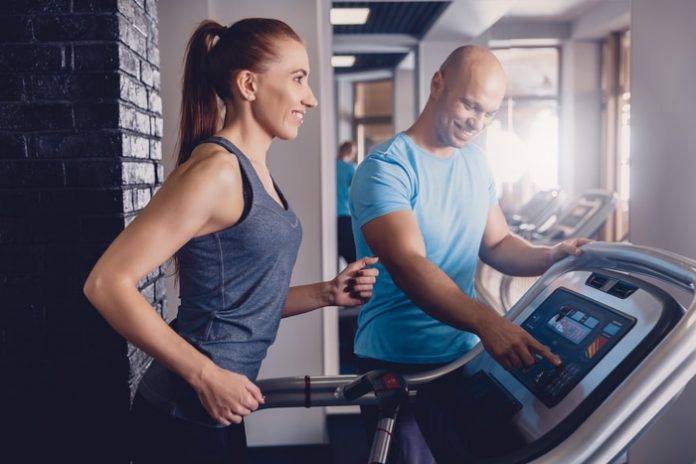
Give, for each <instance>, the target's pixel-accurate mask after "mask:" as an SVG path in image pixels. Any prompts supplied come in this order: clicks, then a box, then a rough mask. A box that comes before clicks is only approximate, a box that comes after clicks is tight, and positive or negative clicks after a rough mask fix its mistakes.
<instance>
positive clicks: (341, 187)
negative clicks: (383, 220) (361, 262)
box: [336, 140, 357, 263]
mask: <svg viewBox="0 0 696 464" xmlns="http://www.w3.org/2000/svg"><path fill="white" fill-rule="evenodd" d="M356 155H357V151H356V148H355V143H354V142H352V141H350V140H347V141H345V142H343V143H342V144H341V145H340V146H339V147H338V154H337V155H336V216H337V217H338V220H337V221H336V230H337V231H338V256H342V257H343V259H345V260H346V262H347V263H350V262H352V261H355V242H354V239H353V227H352V224H351V220H350V208H349V207H348V191H349V189H350V183H351V182H352V181H353V175H354V174H355V158H356Z"/></svg>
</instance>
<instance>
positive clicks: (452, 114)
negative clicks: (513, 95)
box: [433, 69, 505, 148]
mask: <svg viewBox="0 0 696 464" xmlns="http://www.w3.org/2000/svg"><path fill="white" fill-rule="evenodd" d="M454 71H456V70H448V71H447V75H444V74H443V72H442V71H438V74H439V76H438V75H436V76H435V77H434V79H433V96H434V98H435V99H436V105H435V108H436V131H437V137H438V140H439V142H440V143H441V144H442V145H443V146H447V147H452V148H461V147H463V146H464V145H466V144H467V143H468V142H470V141H471V140H473V138H474V137H476V136H477V135H478V134H479V133H480V132H481V131H482V130H483V129H485V128H486V126H488V124H490V123H491V122H492V121H493V118H494V117H495V113H496V112H497V111H498V108H499V107H500V104H501V103H502V101H503V98H504V96H505V76H504V75H502V73H501V72H499V71H497V70H493V71H488V72H487V71H485V70H471V69H469V70H464V72H460V73H458V74H457V73H455V72H454Z"/></svg>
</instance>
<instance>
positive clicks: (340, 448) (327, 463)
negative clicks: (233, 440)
mask: <svg viewBox="0 0 696 464" xmlns="http://www.w3.org/2000/svg"><path fill="white" fill-rule="evenodd" d="M327 426H328V430H329V444H328V445H308V446H269V447H261V448H250V449H249V464H268V463H270V462H272V463H273V464H291V463H292V464H296V463H298V462H301V463H303V464H363V463H365V462H367V455H368V452H369V450H368V443H367V437H366V434H365V430H364V429H363V425H362V420H361V419H360V415H359V414H338V415H331V416H327Z"/></svg>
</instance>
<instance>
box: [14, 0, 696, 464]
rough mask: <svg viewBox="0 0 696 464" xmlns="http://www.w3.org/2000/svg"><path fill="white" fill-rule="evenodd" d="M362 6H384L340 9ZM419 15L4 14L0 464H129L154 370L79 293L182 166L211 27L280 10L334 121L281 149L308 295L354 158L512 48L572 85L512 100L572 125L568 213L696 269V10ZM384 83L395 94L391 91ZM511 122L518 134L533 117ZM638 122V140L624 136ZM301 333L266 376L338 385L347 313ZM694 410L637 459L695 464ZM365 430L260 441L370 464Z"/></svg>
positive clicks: (483, 8)
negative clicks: (474, 51)
mask: <svg viewBox="0 0 696 464" xmlns="http://www.w3.org/2000/svg"><path fill="white" fill-rule="evenodd" d="M349 3H353V4H355V3H360V4H361V5H362V4H365V5H369V4H370V3H374V2H335V4H336V5H339V6H340V5H343V4H349ZM388 3H392V4H394V5H392V6H395V5H396V4H397V3H398V2H388ZM417 3H422V4H423V7H424V8H425V7H429V8H431V10H430V11H432V12H434V13H433V19H432V21H431V22H430V23H427V22H426V23H424V24H421V25H420V27H421V29H420V30H419V31H415V32H414V31H393V30H387V29H383V30H368V31H365V30H351V29H349V28H348V29H337V28H336V27H332V26H331V24H330V23H329V21H328V18H329V9H330V8H331V6H332V3H331V2H330V1H326V0H292V1H287V2H278V1H275V0H255V1H254V2H250V1H243V0H234V1H226V0H191V1H186V0H160V1H159V2H156V1H154V0H26V1H21V0H12V1H9V2H6V3H4V4H3V11H2V13H1V14H0V40H1V43H0V65H1V66H2V68H1V70H0V367H1V368H2V373H3V374H2V379H3V381H2V382H1V383H0V411H1V413H0V430H2V433H0V460H1V461H3V462H39V461H41V462H43V461H50V462H68V461H70V462H110V461H112V462H124V461H125V455H124V451H125V447H124V443H125V436H126V435H125V434H126V430H127V412H128V407H129V401H130V396H131V394H132V391H133V389H134V387H135V385H137V381H138V379H139V378H140V376H141V375H142V372H143V369H144V368H145V367H146V365H147V362H148V359H147V357H146V356H144V355H143V354H142V353H141V352H139V351H138V350H137V349H134V348H133V347H132V346H129V345H128V344H127V343H126V342H125V341H124V340H123V339H121V338H120V337H119V336H118V335H116V334H115V333H114V332H113V331H112V330H111V329H110V328H109V327H108V326H107V325H106V324H105V323H104V322H103V321H102V320H101V318H100V317H99V316H98V315H97V313H96V311H94V309H93V308H91V307H90V306H89V304H88V303H87V301H86V300H85V298H84V297H83V295H82V283H83V281H84V279H85V277H86V275H87V272H88V271H89V269H90V268H91V266H92V265H93V264H94V262H95V261H96V259H97V257H98V256H99V254H100V253H101V252H102V251H103V250H104V248H105V247H106V245H108V243H110V241H111V240H112V239H113V237H114V236H115V235H116V234H118V232H119V231H121V230H122V229H123V228H124V227H125V226H126V225H127V224H128V222H129V221H130V220H131V219H132V218H133V217H134V216H135V215H136V214H137V212H138V211H139V210H140V209H142V208H143V207H144V206H145V205H146V204H147V202H148V201H149V199H150V198H151V197H152V195H153V194H154V193H155V192H156V191H157V188H158V186H159V185H160V184H161V183H162V181H163V180H164V178H165V176H166V174H167V173H168V172H170V171H171V168H172V166H173V163H174V156H173V153H174V145H175V142H176V124H177V116H178V105H179V93H180V90H179V86H180V79H181V60H182V57H183V50H184V47H185V44H186V41H187V39H188V37H189V34H190V31H192V30H193V28H194V26H195V24H196V23H197V22H199V21H200V20H202V19H204V18H213V19H216V20H217V21H219V22H221V23H223V24H225V23H231V22H234V21H236V20H238V19H241V18H243V17H250V16H267V15H268V14H269V12H272V14H273V16H274V17H277V18H279V19H282V20H284V21H286V22H288V23H289V24H290V25H291V26H292V27H293V28H295V29H296V30H297V31H298V33H299V34H300V36H302V37H303V39H304V40H305V43H306V46H307V50H308V53H309V57H310V64H311V68H312V76H311V79H310V83H311V85H312V87H313V89H314V91H315V94H316V95H317V97H318V99H319V101H320V105H319V107H318V108H317V109H314V110H312V112H311V113H310V114H309V115H308V117H307V120H306V122H305V124H304V126H303V128H302V130H301V131H300V136H299V137H298V139H297V140H295V141H293V142H291V143H286V142H275V143H274V145H273V147H272V148H271V152H270V164H271V169H272V171H273V172H274V173H275V176H276V178H277V180H278V182H279V184H280V185H282V186H283V188H284V191H285V192H286V195H287V197H288V198H289V200H290V201H291V202H292V204H293V207H294V209H295V210H296V211H297V213H298V215H299V216H300V218H301V220H302V222H303V228H304V231H305V236H304V240H303V244H302V247H301V250H300V255H299V259H298V263H297V267H296V269H295V273H294V275H293V281H294V282H295V283H302V282H309V281H314V280H317V279H326V278H329V277H331V276H333V275H334V273H335V270H336V253H335V249H336V243H335V222H334V199H333V195H334V191H335V189H334V176H333V169H334V168H333V162H334V157H335V148H336V146H337V142H338V141H340V140H343V139H347V138H357V139H358V142H359V147H360V149H361V156H362V154H364V151H365V150H366V149H367V148H369V145H370V144H371V143H374V142H375V141H377V140H379V139H380V137H384V136H385V134H387V133H393V132H394V131H398V130H403V129H405V128H406V127H408V125H410V123H411V122H413V120H414V118H415V116H416V114H417V112H418V110H420V108H422V106H423V105H424V102H425V98H427V92H428V84H429V79H430V76H431V75H432V73H433V71H434V70H435V68H436V67H437V65H439V63H440V62H441V61H442V59H443V58H444V57H445V56H446V54H447V53H448V52H449V51H450V50H452V49H453V48H454V47H456V46H458V45H460V44H462V43H472V42H473V43H480V44H484V45H488V46H492V47H493V46H495V47H498V48H500V49H501V50H508V51H501V54H503V55H504V54H505V53H508V55H507V56H508V57H511V58H510V60H509V62H510V63H511V64H512V65H514V64H515V63H516V60H515V59H514V56H513V52H510V51H509V50H513V49H518V50H519V49H523V50H527V52H529V50H533V49H535V48H537V49H544V50H546V49H552V50H555V52H554V53H555V55H554V56H555V57H556V58H552V59H551V60H552V61H553V60H554V59H555V60H556V67H557V74H556V75H554V74H553V73H552V74H550V75H549V82H544V85H545V86H546V87H545V89H546V90H544V92H546V93H543V94H541V95H536V96H535V95H532V94H524V92H522V93H520V94H518V95H515V98H509V99H508V103H509V108H512V107H513V106H514V105H517V108H518V109H519V108H521V107H522V108H523V107H525V105H527V107H528V108H530V111H531V110H532V109H533V108H537V109H538V108H540V107H543V108H544V109H547V110H548V109H551V110H553V112H554V113H553V114H555V115H556V116H555V117H556V118H557V119H556V124H557V126H553V125H551V126H545V127H546V128H547V129H546V130H549V129H548V128H549V127H552V128H553V127H555V129H553V130H554V131H555V132H553V134H550V133H549V137H556V139H557V146H556V149H557V153H556V155H555V157H554V158H553V162H554V163H557V168H556V169H555V170H554V172H553V175H554V176H555V177H554V178H553V182H555V183H557V184H558V185H559V186H560V187H561V188H563V190H564V191H566V192H567V193H568V194H569V195H570V196H573V195H575V194H577V193H580V192H582V191H584V190H586V189H590V188H604V189H609V190H612V191H617V192H619V193H622V192H623V193H622V198H621V201H622V207H621V208H619V209H618V210H617V213H616V215H615V217H614V218H612V220H611V221H610V222H609V224H608V225H607V227H606V228H605V231H604V236H603V238H605V239H609V240H619V239H623V238H628V239H629V240H630V241H631V242H633V243H636V244H640V245H646V246H654V247H659V248H663V249H666V250H670V251H673V252H676V253H679V254H682V255H684V256H688V257H691V258H695V257H696V244H695V242H694V239H693V231H694V230H696V215H694V214H693V212H694V207H693V198H694V197H696V185H695V184H694V182H693V181H692V177H693V173H694V172H696V156H695V155H696V153H694V144H693V140H692V138H693V137H692V135H691V134H692V126H693V124H691V123H692V122H693V114H692V111H691V108H690V107H689V105H688V102H692V101H695V100H696V89H695V88H694V86H693V83H692V80H693V79H692V76H693V75H694V74H695V73H696V57H694V54H693V45H692V44H693V43H696V31H695V30H694V28H693V25H692V24H691V19H692V18H694V17H696V4H694V3H693V2H690V1H689V0H664V1H662V2H652V1H650V0H633V1H631V2H629V1H627V0H585V1H582V0H569V1H567V2H551V1H544V0H525V1H522V2H513V1H512V0H501V1H498V2H487V0H455V1H453V2H417ZM561 3H563V4H564V5H560V4H561ZM515 4H517V5H515ZM520 5H522V6H520ZM525 5H527V6H528V7H529V8H531V9H532V10H533V8H532V7H535V6H536V7H539V8H540V7H541V6H544V7H545V8H547V9H546V10H544V14H543V15H542V14H541V13H539V12H537V13H536V15H535V14H532V13H530V12H529V11H527V13H525V12H524V6H525ZM515 8H517V10H515ZM298 11H301V12H302V14H297V12H298ZM460 18H464V19H460ZM395 22H396V23H399V21H395ZM401 23H402V24H404V23H405V19H404V20H402V21H401ZM385 27H386V26H385ZM334 53H336V54H349V53H355V54H357V55H358V60H357V61H356V63H357V65H358V66H359V67H356V68H355V69H354V70H352V71H351V70H345V69H339V68H336V69H335V70H334V69H333V68H332V66H331V58H332V54H334ZM521 53H522V54H524V52H521ZM370 55H371V56H370ZM390 55H391V57H390ZM394 55H397V56H396V57H395V56H394ZM503 55H501V56H503ZM380 56H381V59H376V58H377V57H380ZM399 57H400V58H399ZM629 58H630V59H629ZM371 59H372V61H371ZM515 69H519V68H515ZM611 69H613V71H610V70H611ZM627 73H630V80H627V79H626V74H627ZM370 83H373V84H374V83H378V87H377V89H378V90H377V94H382V95H387V96H389V95H391V99H389V100H388V101H387V103H386V104H387V106H388V107H389V108H390V111H388V112H387V113H384V112H381V113H380V112H379V111H377V112H376V113H375V112H372V113H371V112H370V111H371V109H370V107H369V106H363V107H361V106H360V105H358V106H356V105H355V102H356V98H357V97H358V96H359V95H363V94H367V95H374V94H375V93H374V92H375V91H374V90H370V85H369V84H370ZM385 85H386V86H387V87H386V88H389V89H391V90H390V92H386V93H385V92H384V91H383V89H384V88H385V87H384V86H385ZM380 86H381V87H380ZM549 86H550V87H549ZM379 89H382V91H380V90H379ZM549 89H550V90H549ZM371 91H372V92H373V93H372V94H370V92H371ZM373 100H374V97H372V98H370V97H369V96H368V97H366V99H365V100H364V101H373ZM356 108H357V111H356ZM517 114H519V111H518V113H517ZM506 115H507V117H506V120H504V121H502V123H503V126H502V127H505V126H504V123H509V122H510V121H511V120H512V119H513V117H514V116H513V114H512V113H511V112H508V113H506ZM622 118H623V119H622ZM622 121H623V122H622ZM627 127H630V131H627V130H622V128H624V129H626V128H627ZM554 134H555V135H554ZM491 148H493V147H491ZM627 154H630V162H629V160H628V159H627ZM501 165H505V160H504V159H503V161H501ZM298 166H302V167H303V168H302V169H299V168H298ZM628 166H630V171H629V170H627V167H628ZM501 176H503V177H505V176H508V177H510V181H511V182H510V183H509V184H506V185H501V192H505V191H509V192H510V197H509V198H513V199H514V198H516V197H518V198H523V197H524V196H528V195H529V194H530V193H531V192H530V191H529V183H526V184H525V183H515V182H512V181H513V180H517V179H513V178H514V177H515V176H514V175H511V174H509V173H502V174H501ZM506 179H507V178H506ZM629 183H630V190H629V189H628V185H629ZM168 273H169V271H168V269H167V268H166V267H164V266H163V267H162V268H160V269H157V270H156V271H154V272H153V273H152V274H150V275H148V276H147V278H146V279H144V280H143V281H142V282H141V284H140V287H141V290H142V292H143V293H144V294H145V295H146V296H147V298H148V299H149V300H150V301H151V302H152V304H153V306H154V307H155V309H156V310H157V311H158V312H159V313H160V314H161V315H162V316H163V317H166V318H171V317H173V314H174V313H175V310H176V293H175V292H176V289H175V288H174V287H175V282H174V281H173V279H171V278H168V277H167V275H168ZM294 319H296V320H292V319H291V320H286V321H283V322H282V324H281V330H280V332H279V335H278V339H277V342H276V344H275V345H274V346H273V347H272V349H271V350H270V352H269V357H268V359H267V360H266V362H265V364H264V367H263V369H262V371H261V375H260V378H266V377H282V376H294V375H304V374H311V375H321V374H335V373H337V372H338V370H339V347H338V343H337V340H338V338H339V337H338V310H337V309H330V310H325V311H323V312H316V313H310V314H307V315H303V316H300V317H298V318H294ZM694 399H696V382H694V381H692V382H691V384H690V386H689V387H688V388H687V390H686V391H685V393H684V394H683V395H682V397H681V398H680V399H679V400H678V401H677V402H676V403H675V404H674V405H673V406H672V407H671V408H670V410H669V411H667V412H666V413H665V414H663V415H662V416H660V417H659V418H658V419H657V420H656V421H655V423H654V425H653V426H652V427H651V429H650V430H648V432H647V433H646V434H645V435H644V436H643V437H641V439H640V440H639V441H638V442H637V443H636V444H635V445H634V447H633V448H632V449H631V450H630V452H629V460H630V462H632V463H633V462H635V463H643V462H645V463H649V462H687V461H684V460H683V459H688V457H689V456H690V457H691V460H690V461H688V462H693V459H696V444H695V443H693V440H692V439H691V438H692V435H691V431H692V430H693V417H695V416H696V401H694ZM353 413H354V411H352V410H350V409H347V410H346V409H340V408H339V409H336V408H334V409H331V408H329V409H325V408H313V409H302V408H298V409H283V410H269V411H261V412H259V413H257V414H254V415H253V416H252V417H251V418H250V419H249V420H248V426H247V430H248V435H249V443H250V445H251V446H252V448H253V449H252V451H254V452H255V453H256V454H255V456H256V457H255V459H258V460H259V461H258V462H279V461H277V460H276V459H277V458H276V457H275V455H274V454H272V453H273V452H274V450H278V447H283V450H284V452H285V455H286V456H292V454H287V453H293V452H295V451H293V450H297V451H296V452H297V453H300V452H304V453H309V454H304V455H302V456H303V457H301V458H300V457H298V458H297V459H304V460H305V462H309V460H310V459H312V458H311V456H315V458H316V460H317V462H326V459H327V458H326V456H332V457H331V459H334V460H335V462H339V459H345V461H341V462H351V461H349V459H350V458H351V455H350V454H348V451H346V449H350V448H359V447H360V446H366V445H365V443H364V442H363V441H361V440H364V438H361V437H360V436H359V435H357V434H355V430H354V428H352V426H349V425H346V424H348V423H349V420H350V418H351V417H354V414H353ZM327 424H328V425H327ZM346 437H352V438H348V439H347V438H346ZM351 440H353V442H352V443H354V446H352V447H351V446H350V445H349V446H345V449H343V450H334V451H331V452H328V453H329V454H327V451H326V449H327V447H328V446H329V443H334V446H335V443H339V442H344V443H350V441H351ZM358 454H360V453H358ZM271 456H273V457H271ZM298 456H299V455H298ZM337 456H343V458H340V457H337ZM685 457H686V458H685ZM356 459H357V458H356Z"/></svg>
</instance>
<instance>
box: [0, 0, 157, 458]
mask: <svg viewBox="0 0 696 464" xmlns="http://www.w3.org/2000/svg"><path fill="white" fill-rule="evenodd" d="M157 27H158V26H157V8H156V2H155V1H151V0H148V1H143V0H139V1H135V0H8V1H6V2H3V12H2V15H0V69H2V71H0V369H2V371H3V382H2V383H1V384H0V410H1V411H3V413H2V414H0V428H2V430H3V431H9V433H6V432H3V433H2V434H0V449H2V450H3V451H2V458H0V460H2V461H3V462H100V463H106V462H127V457H126V454H125V450H126V449H127V443H126V437H127V435H126V430H127V414H128V409H129V404H130V399H131V395H132V393H133V392H134V389H135V387H136V386H137V383H138V381H139V379H140V378H141V376H142V374H143V372H144V369H145V368H146V367H147V365H148V364H149V359H148V357H147V356H146V355H145V354H144V353H142V352H140V351H139V350H137V349H136V348H134V347H133V346H130V345H129V344H127V343H126V341H125V340H123V338H121V337H120V336H119V335H118V334H117V333H115V332H114V331H113V330H112V329H111V328H110V327H109V325H108V324H107V323H106V322H105V321H104V320H103V319H102V318H101V316H100V315H99V313H98V312H97V311H96V310H95V309H94V308H93V307H91V305H90V304H89V302H87V300H86V299H85V297H84V296H83V294H82V285H83V283H84V280H85V278H86V276H87V274H88V273H89V271H90V269H91V268H92V266H93V265H94V263H95V262H96V260H97V258H98V257H99V255H100V254H101V253H102V252H103V251H104V250H105V249H106V247H107V246H108V244H109V243H110V242H111V241H112V240H113V239H114V238H115V237H116V235H118V233H120V232H121V231H122V230H123V228H124V227H125V226H126V225H127V224H128V223H130V221H131V220H132V219H133V217H134V216H135V215H136V214H137V213H138V212H139V211H140V210H142V208H144V207H145V206H146V205H147V203H148V202H149V201H150V199H151V198H152V195H153V194H154V193H155V192H156V191H157V189H158V186H159V185H160V183H161V182H162V167H161V165H160V160H161V158H162V147H161V135H162V115H161V111H162V101H161V98H160V96H159V49H158V38H157ZM139 289H140V291H141V293H142V294H143V295H144V296H145V297H146V298H147V299H148V300H149V301H150V303H151V304H152V306H153V308H154V310H155V311H157V312H159V313H160V314H161V315H164V312H165V308H166V301H165V292H164V270H163V269H162V268H158V269H155V270H154V271H153V272H151V273H150V274H149V275H148V276H146V277H145V278H144V279H143V280H142V281H141V282H140V284H139Z"/></svg>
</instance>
